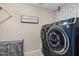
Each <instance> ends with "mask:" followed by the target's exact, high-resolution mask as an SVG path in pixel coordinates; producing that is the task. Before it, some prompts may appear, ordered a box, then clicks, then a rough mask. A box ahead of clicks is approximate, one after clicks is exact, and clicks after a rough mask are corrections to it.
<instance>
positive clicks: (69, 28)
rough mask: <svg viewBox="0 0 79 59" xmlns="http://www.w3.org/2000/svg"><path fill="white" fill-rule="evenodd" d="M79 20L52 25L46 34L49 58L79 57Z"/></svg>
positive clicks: (71, 19) (75, 18) (72, 19)
mask: <svg viewBox="0 0 79 59" xmlns="http://www.w3.org/2000/svg"><path fill="white" fill-rule="evenodd" d="M78 36H79V18H78V17H74V18H70V19H67V20H63V21H59V22H56V23H54V24H53V25H52V26H51V27H50V28H49V30H48V31H47V32H46V40H47V44H48V46H49V50H50V55H51V56H63V55H64V56H75V55H76V56H77V55H79V53H78V52H79V48H78V47H79V44H78V43H79V37H78Z"/></svg>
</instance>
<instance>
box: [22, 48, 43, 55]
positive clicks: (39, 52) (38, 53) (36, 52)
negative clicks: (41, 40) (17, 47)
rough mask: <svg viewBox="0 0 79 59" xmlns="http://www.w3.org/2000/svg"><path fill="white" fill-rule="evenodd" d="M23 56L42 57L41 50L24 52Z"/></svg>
mask: <svg viewBox="0 0 79 59" xmlns="http://www.w3.org/2000/svg"><path fill="white" fill-rule="evenodd" d="M24 55H25V56H42V52H41V49H38V50H33V51H29V52H25V53H24Z"/></svg>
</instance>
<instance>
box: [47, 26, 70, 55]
mask: <svg viewBox="0 0 79 59" xmlns="http://www.w3.org/2000/svg"><path fill="white" fill-rule="evenodd" d="M46 34H47V36H46V37H47V42H48V45H49V47H50V49H51V51H52V52H53V53H55V54H57V55H63V54H65V53H66V52H67V50H68V48H69V38H68V35H67V34H66V32H65V31H64V30H63V29H62V28H61V27H59V26H52V27H51V28H50V29H49V31H48V32H47V33H46Z"/></svg>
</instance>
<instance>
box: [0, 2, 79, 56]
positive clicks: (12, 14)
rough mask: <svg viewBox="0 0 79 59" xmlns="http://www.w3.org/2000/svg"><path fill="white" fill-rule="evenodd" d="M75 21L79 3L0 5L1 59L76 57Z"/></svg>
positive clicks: (77, 15)
mask: <svg viewBox="0 0 79 59" xmlns="http://www.w3.org/2000/svg"><path fill="white" fill-rule="evenodd" d="M78 17H79V3H0V56H61V55H62V56H63V55H64V56H75V55H77V56H78V55H79V54H78V52H79V51H78V49H79V48H78V38H79V37H78V34H79V32H78V29H79V27H78V26H79V25H78V24H79V21H78V20H79V18H78ZM55 26H57V27H55ZM48 27H49V28H48ZM60 27H61V28H60ZM74 28H75V29H74ZM55 29H56V30H55ZM45 31H46V32H45ZM50 32H51V33H50ZM43 41H44V42H43Z"/></svg>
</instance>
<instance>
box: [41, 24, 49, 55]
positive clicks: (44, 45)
mask: <svg viewBox="0 0 79 59" xmlns="http://www.w3.org/2000/svg"><path fill="white" fill-rule="evenodd" d="M49 28H50V24H46V25H43V26H42V28H41V41H42V53H43V54H44V55H45V56H49V55H50V51H49V50H50V49H49V46H48V44H47V40H46V32H47V31H48V29H49Z"/></svg>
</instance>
